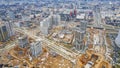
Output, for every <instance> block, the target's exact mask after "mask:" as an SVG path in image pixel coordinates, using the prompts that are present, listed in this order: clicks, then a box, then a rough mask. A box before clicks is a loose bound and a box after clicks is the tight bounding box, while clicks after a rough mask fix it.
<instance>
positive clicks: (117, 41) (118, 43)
mask: <svg viewBox="0 0 120 68" xmlns="http://www.w3.org/2000/svg"><path fill="white" fill-rule="evenodd" d="M115 43H116V44H117V46H118V47H120V30H119V33H118V36H117V38H116V39H115Z"/></svg>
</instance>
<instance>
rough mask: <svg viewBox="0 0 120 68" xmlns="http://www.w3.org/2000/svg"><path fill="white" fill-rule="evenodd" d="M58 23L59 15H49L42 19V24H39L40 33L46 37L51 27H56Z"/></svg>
mask: <svg viewBox="0 0 120 68" xmlns="http://www.w3.org/2000/svg"><path fill="white" fill-rule="evenodd" d="M59 22H60V16H59V15H50V16H49V17H48V18H46V19H44V20H43V21H42V22H40V31H41V32H42V33H43V34H45V35H47V34H49V30H50V29H51V28H52V27H53V26H56V25H58V24H59Z"/></svg>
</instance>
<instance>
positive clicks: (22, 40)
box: [18, 35, 29, 48]
mask: <svg viewBox="0 0 120 68" xmlns="http://www.w3.org/2000/svg"><path fill="white" fill-rule="evenodd" d="M28 44H29V41H28V38H27V36H25V35H24V36H22V37H19V38H18V45H19V46H20V47H21V48H25V47H27V45H28Z"/></svg>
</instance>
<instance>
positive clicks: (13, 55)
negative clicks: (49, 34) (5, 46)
mask: <svg viewBox="0 0 120 68" xmlns="http://www.w3.org/2000/svg"><path fill="white" fill-rule="evenodd" d="M2 62H4V63H2ZM2 62H1V64H4V66H5V65H6V67H7V66H8V67H18V68H72V63H71V62H70V61H68V60H66V59H64V58H63V57H62V56H60V55H58V54H56V53H54V52H52V53H50V51H48V49H46V48H43V52H42V54H40V55H39V56H38V57H32V56H30V54H29V50H28V49H27V48H24V49H23V48H20V47H17V46H16V47H14V48H13V49H11V50H10V51H9V52H8V53H6V55H5V56H4V60H2ZM3 68H5V67H3Z"/></svg>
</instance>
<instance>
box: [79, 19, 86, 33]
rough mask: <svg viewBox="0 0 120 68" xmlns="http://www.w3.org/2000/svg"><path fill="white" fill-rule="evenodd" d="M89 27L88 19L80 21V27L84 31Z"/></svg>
mask: <svg viewBox="0 0 120 68" xmlns="http://www.w3.org/2000/svg"><path fill="white" fill-rule="evenodd" d="M86 28H87V21H81V22H80V29H81V30H83V31H86Z"/></svg>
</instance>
